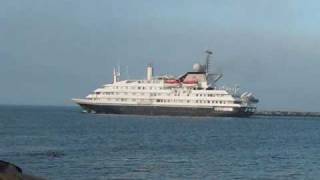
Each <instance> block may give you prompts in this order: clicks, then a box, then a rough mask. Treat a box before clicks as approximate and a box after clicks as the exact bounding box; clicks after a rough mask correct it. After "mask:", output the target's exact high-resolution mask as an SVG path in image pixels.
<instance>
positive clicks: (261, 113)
mask: <svg viewBox="0 0 320 180" xmlns="http://www.w3.org/2000/svg"><path fill="white" fill-rule="evenodd" d="M254 115H257V116H299V117H320V112H296V111H257V112H256V113H255V114H254Z"/></svg>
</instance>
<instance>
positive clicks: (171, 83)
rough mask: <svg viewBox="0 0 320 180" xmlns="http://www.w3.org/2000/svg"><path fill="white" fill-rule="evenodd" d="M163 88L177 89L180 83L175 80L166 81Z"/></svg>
mask: <svg viewBox="0 0 320 180" xmlns="http://www.w3.org/2000/svg"><path fill="white" fill-rule="evenodd" d="M164 83H165V86H167V87H179V86H180V81H179V80H176V79H167V80H165V81H164Z"/></svg>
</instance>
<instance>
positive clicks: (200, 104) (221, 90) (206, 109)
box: [73, 51, 259, 117]
mask: <svg viewBox="0 0 320 180" xmlns="http://www.w3.org/2000/svg"><path fill="white" fill-rule="evenodd" d="M206 53H207V55H206V59H205V62H204V63H203V64H200V63H197V64H194V65H193V70H192V71H190V72H186V73H185V74H183V75H181V76H172V75H162V76H154V74H153V67H152V65H148V66H147V70H146V71H147V73H146V74H147V75H146V79H141V80H121V79H120V71H119V70H116V69H114V70H113V82H112V83H111V84H105V85H103V86H102V87H101V88H98V89H96V90H94V91H93V92H92V93H90V94H89V95H88V96H86V97H85V98H82V99H73V101H74V102H75V103H77V104H79V105H80V106H81V107H82V108H83V111H84V112H87V113H105V114H134V115H166V116H212V117H214V116H230V117H248V116H251V115H252V114H254V112H255V111H256V109H257V107H256V104H257V103H258V101H259V100H258V99H257V98H255V96H254V95H253V94H252V93H249V92H243V93H241V92H240V91H239V88H238V87H235V88H225V87H219V86H217V81H218V80H220V79H221V77H222V74H219V73H210V70H209V67H210V56H211V55H212V52H211V51H206Z"/></svg>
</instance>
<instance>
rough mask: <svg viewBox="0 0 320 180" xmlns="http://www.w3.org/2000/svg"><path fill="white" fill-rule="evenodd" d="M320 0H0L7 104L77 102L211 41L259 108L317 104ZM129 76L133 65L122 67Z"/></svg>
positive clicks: (199, 56) (171, 64) (194, 58)
mask: <svg viewBox="0 0 320 180" xmlns="http://www.w3.org/2000/svg"><path fill="white" fill-rule="evenodd" d="M319 7H320V2H319V1H316V0H308V1H302V0H299V1H298V0H297V1H295V0H241V1H240V0H202V1H201V0H199V1H196V0H193V1H191V0H190V1H187V0H180V1H173V0H157V1H155V0H131V1H129V0H128V1H125V0H76V1H75V0H0V84H1V85H0V104H44V105H70V104H72V103H71V102H70V99H71V98H73V97H83V96H85V95H87V94H88V93H89V92H90V91H92V90H94V89H95V88H97V87H99V86H101V85H102V84H104V83H108V82H111V80H112V76H111V75H112V68H113V66H115V65H117V64H119V63H120V64H121V65H122V67H123V68H122V69H126V68H125V67H126V66H128V69H129V76H130V77H131V78H144V77H145V67H146V64H147V63H150V62H151V63H153V64H154V66H155V68H156V73H157V74H161V73H162V74H164V73H172V74H175V75H179V74H182V73H184V72H185V71H188V70H190V69H191V67H192V64H193V63H195V62H202V61H203V60H204V58H205V55H204V51H205V50H206V49H212V50H213V51H214V54H213V60H214V61H213V63H214V66H215V69H217V70H218V71H221V72H223V73H224V78H223V79H222V80H221V81H220V85H229V86H233V85H235V84H239V85H240V87H241V89H243V90H248V91H251V92H254V94H255V95H256V96H257V97H258V98H259V99H260V101H261V102H260V104H259V107H260V109H282V110H286V109H288V110H306V111H320V80H319V77H320V71H319V67H320V10H319ZM123 74H125V75H126V73H123Z"/></svg>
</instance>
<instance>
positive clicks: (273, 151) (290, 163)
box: [0, 106, 320, 180]
mask: <svg viewBox="0 0 320 180" xmlns="http://www.w3.org/2000/svg"><path fill="white" fill-rule="evenodd" d="M0 159H2V160H6V161H10V162H13V163H15V164H16V165H18V166H20V167H21V168H22V169H23V170H24V171H25V172H29V173H32V174H35V175H39V176H42V177H46V178H47V179H52V180H64V179H66V180H73V179H76V180H90V179H319V177H320V119H319V118H301V117H251V118H218V117H216V118H194V117H193V118H192V117H151V116H145V117H144V116H125V115H121V116H116V115H97V114H83V113H81V110H80V108H77V107H41V106H0Z"/></svg>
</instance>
